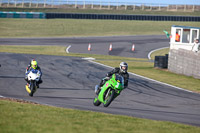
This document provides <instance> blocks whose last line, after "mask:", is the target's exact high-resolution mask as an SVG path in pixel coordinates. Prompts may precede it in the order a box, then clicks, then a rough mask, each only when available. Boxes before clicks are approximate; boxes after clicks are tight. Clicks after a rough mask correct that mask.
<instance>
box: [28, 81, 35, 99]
mask: <svg viewBox="0 0 200 133" xmlns="http://www.w3.org/2000/svg"><path fill="white" fill-rule="evenodd" d="M30 90H31V93H30V94H29V96H31V97H32V96H33V93H34V92H35V83H34V82H31V85H30Z"/></svg>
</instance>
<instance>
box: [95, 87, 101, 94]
mask: <svg viewBox="0 0 200 133" xmlns="http://www.w3.org/2000/svg"><path fill="white" fill-rule="evenodd" d="M100 91H101V87H100V86H99V87H98V89H97V91H96V94H97V95H98V94H99V92H100Z"/></svg>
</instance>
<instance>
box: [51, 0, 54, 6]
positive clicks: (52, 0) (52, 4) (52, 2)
mask: <svg viewBox="0 0 200 133" xmlns="http://www.w3.org/2000/svg"><path fill="white" fill-rule="evenodd" d="M53 6H54V0H51V8H53Z"/></svg>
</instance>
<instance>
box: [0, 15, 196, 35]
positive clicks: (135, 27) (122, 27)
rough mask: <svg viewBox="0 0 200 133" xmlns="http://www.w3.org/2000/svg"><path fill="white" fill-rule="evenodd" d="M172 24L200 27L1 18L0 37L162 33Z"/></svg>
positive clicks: (189, 24)
mask: <svg viewBox="0 0 200 133" xmlns="http://www.w3.org/2000/svg"><path fill="white" fill-rule="evenodd" d="M172 25H184V26H194V27H200V23H199V22H160V21H120V20H84V19H81V20H78V21H77V20H76V19H11V18H10V19H6V18H1V19H0V31H1V32H0V37H74V36H114V35H160V34H162V35H164V32H163V30H164V29H166V30H167V31H170V30H171V29H170V28H171V26H172Z"/></svg>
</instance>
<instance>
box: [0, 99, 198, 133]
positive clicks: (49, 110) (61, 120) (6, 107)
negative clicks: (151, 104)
mask: <svg viewBox="0 0 200 133" xmlns="http://www.w3.org/2000/svg"><path fill="white" fill-rule="evenodd" d="M0 107H1V108H0V117H1V121H0V132H1V133H5V132H9V133H12V132H15V133H27V132H28V133H36V132H57V133H62V132H67V133H97V132H114V133H133V132H140V133H146V132H148V133H160V132H162V133H188V132H191V133H199V132H200V128H199V127H194V126H189V125H183V124H177V123H173V122H161V121H154V120H145V119H140V118H133V117H129V116H121V115H111V114H104V113H97V112H91V111H80V110H72V109H64V108H57V107H50V106H43V105H38V104H30V103H29V104H27V103H24V102H23V101H20V100H18V102H13V100H12V102H11V101H9V100H5V99H2V98H0Z"/></svg>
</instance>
